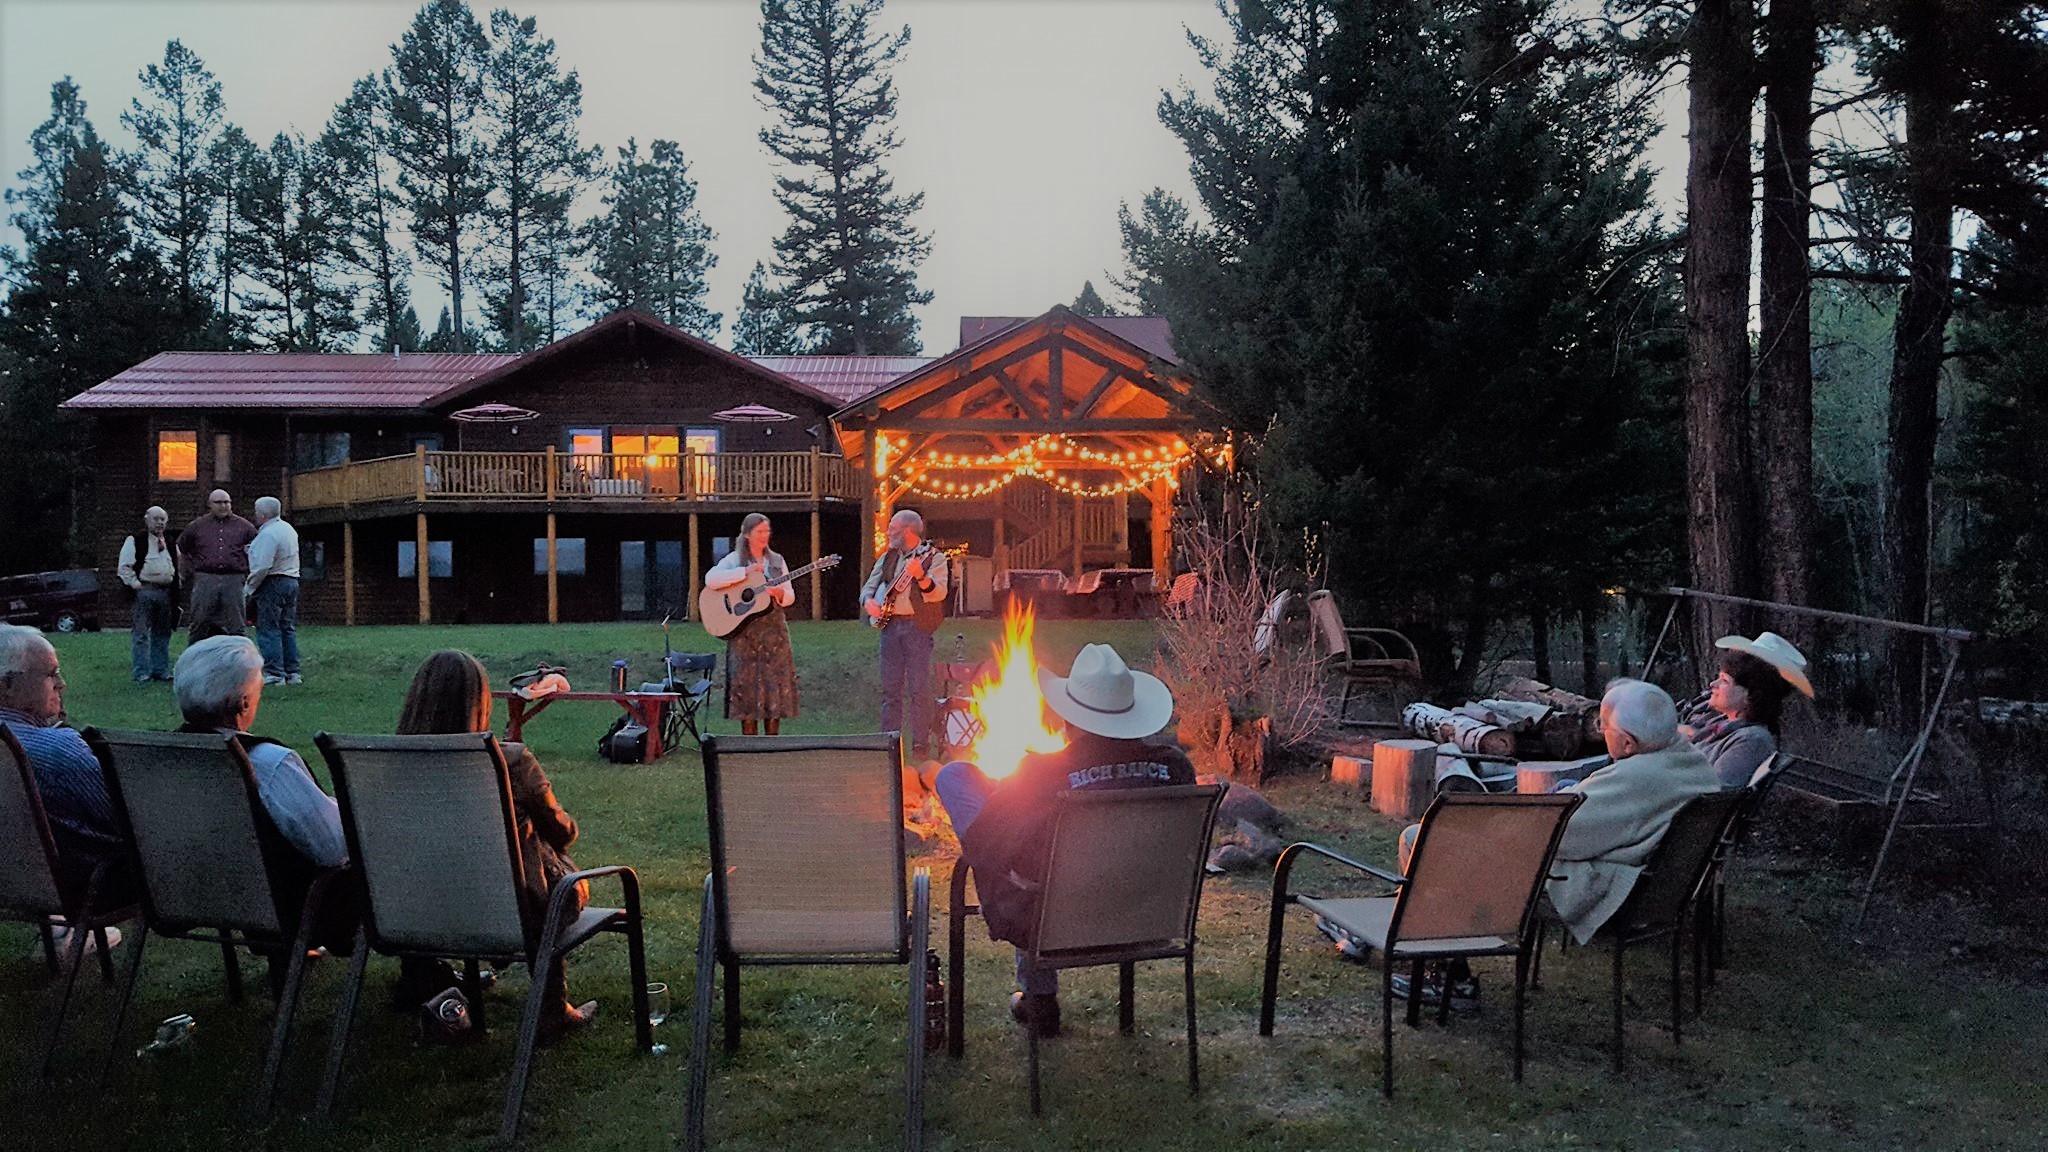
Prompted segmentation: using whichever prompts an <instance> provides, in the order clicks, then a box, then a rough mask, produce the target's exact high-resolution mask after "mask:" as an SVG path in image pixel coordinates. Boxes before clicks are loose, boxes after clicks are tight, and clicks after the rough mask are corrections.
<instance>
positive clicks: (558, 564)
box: [533, 536, 585, 576]
mask: <svg viewBox="0 0 2048 1152" xmlns="http://www.w3.org/2000/svg"><path fill="white" fill-rule="evenodd" d="M584 552H585V550H584V547H583V537H581V536H557V537H555V575H557V576H581V575H583V557H584ZM533 574H534V575H535V576H545V575H547V574H548V538H547V537H545V536H536V537H534V538H533Z"/></svg>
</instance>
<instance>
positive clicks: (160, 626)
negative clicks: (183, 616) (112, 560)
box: [129, 584, 178, 680]
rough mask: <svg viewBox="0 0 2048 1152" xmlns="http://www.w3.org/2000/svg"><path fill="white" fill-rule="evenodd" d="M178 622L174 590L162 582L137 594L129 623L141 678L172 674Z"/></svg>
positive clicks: (136, 668) (135, 660) (138, 677)
mask: <svg viewBox="0 0 2048 1152" xmlns="http://www.w3.org/2000/svg"><path fill="white" fill-rule="evenodd" d="M177 623H178V610H177V608H176V607H175V606H174V605H173V604H172V603H171V590H170V589H169V588H165V587H163V586H162V585H159V584H145V585H143V586H142V588H141V589H140V590H139V591H137V592H136V593H135V615H134V619H133V623H132V624H130V626H129V637H130V640H131V643H130V645H129V648H130V651H131V653H132V656H133V671H134V675H135V678H136V679H137V680H143V679H147V678H149V677H151V676H155V677H158V678H163V677H168V676H169V675H170V674H171V629H172V628H174V627H176V626H177Z"/></svg>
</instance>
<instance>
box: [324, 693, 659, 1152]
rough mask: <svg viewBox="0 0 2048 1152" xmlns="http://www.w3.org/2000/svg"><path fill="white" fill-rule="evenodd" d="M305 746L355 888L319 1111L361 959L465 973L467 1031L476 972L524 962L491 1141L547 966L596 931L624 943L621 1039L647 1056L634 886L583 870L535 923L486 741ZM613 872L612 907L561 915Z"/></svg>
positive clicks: (499, 776)
mask: <svg viewBox="0 0 2048 1152" xmlns="http://www.w3.org/2000/svg"><path fill="white" fill-rule="evenodd" d="M314 739H315V741H316V742H317V743H318V744H319V746H320V754H321V755H322V756H324V757H326V758H327V768H328V771H329V772H330V773H331V774H332V775H333V777H334V796H335V799H336V800H338V801H340V803H341V826H342V829H343V831H344V833H345V834H346V835H347V837H348V851H349V858H350V859H351V860H353V861H354V862H355V866H356V869H357V871H358V873H359V874H360V876H361V879H362V889H363V916H362V928H361V930H360V931H359V932H358V934H357V936H356V944H355V950H354V954H353V955H351V956H350V957H349V970H348V985H347V987H346V989H345V990H344V991H343V992H342V998H341V1008H340V1011H339V1012H338V1013H337V1015H336V1018H335V1023H334V1040H333V1043H332V1046H331V1047H330V1049H329V1051H328V1057H327V1076H326V1080H325V1082H324V1084H323V1085H322V1087H321V1091H320V1102H319V1105H318V1111H319V1114H320V1115H321V1116H326V1115H328V1114H330V1113H331V1112H332V1111H333V1108H334V1101H335V1098H336V1096H337V1095H338V1094H339V1091H340V1083H341V1073H342V1069H343V1066H344V1064H345V1063H346V1061H347V1058H348V1044H349V1032H350V1025H351V1023H352V1022H353V1019H354V1016H355V1007H356V1002H357V1000H358V999H359V998H360V997H361V995H362V988H363V977H364V972H365V970H366V969H367V967H368V965H369V959H370V953H371V952H373V951H374V952H376V953H378V954H380V955H384V956H410V957H419V958H431V959H450V960H462V961H464V962H465V963H466V964H467V965H468V966H469V985H470V987H469V990H468V995H469V1001H470V1010H471V1013H472V1015H471V1020H472V1021H473V1023H474V1026H476V1027H481V1026H482V1023H483V1000H482V998H481V996H480V995H478V993H479V992H480V991H481V989H480V988H479V987H478V986H477V982H476V979H475V973H476V968H475V964H476V963H477V962H478V961H482V960H490V961H494V962H497V963H500V964H505V963H515V964H524V965H526V967H527V971H528V972H529V973H530V974H531V977H532V990H531V991H530V992H529V993H528V994H527V998H526V1013H525V1016H524V1018H523V1019H522V1020H521V1021H520V1025H519V1044H518V1048H517V1050H516V1054H515V1055H514V1057H513V1064H512V1082H511V1084H510V1085H509V1086H508V1087H507V1088H506V1090H505V1112H504V1117H503V1120H502V1122H501V1123H500V1125H499V1129H498V1134H499V1137H500V1139H502V1140H504V1141H506V1142H508V1143H509V1142H511V1141H513V1140H516V1139H518V1137H519V1124H520V1111H521V1106H522V1104H523V1103H524V1101H525V1098H526V1082H527V1079H528V1077H529V1074H530V1073H531V1072H532V1070H533V1049H534V1042H535V1039H536V1037H537V1036H538V1034H539V1031H540V1020H541V1012H542V1010H543V1009H544V1008H545V1007H546V995H545V993H546V990H547V973H548V970H549V968H550V967H551V966H552V965H553V964H554V963H556V962H557V961H559V960H560V959H561V958H562V957H564V956H567V955H568V954H569V952H570V951H571V950H572V949H575V948H577V947H579V946H581V945H582V944H584V943H586V942H588V941H590V940H592V939H594V938H595V937H597V936H598V935H599V934H600V933H606V932H615V933H619V934H621V935H623V936H625V937H626V947H627V957H628V962H629V963H630V965H631V969H632V980H633V1042H634V1045H635V1046H636V1047H637V1048H639V1050H641V1051H642V1052H646V1051H650V1050H652V1049H653V1047H654V1029H653V1026H652V1025H651V1024H650V1023H649V1022H648V1019H647V951H646V944H645V941H644V939H643V937H642V931H641V918H640V879H639V876H638V875H637V874H635V873H634V871H633V870H632V869H631V868H627V867H624V866H622V865H612V866H609V867H602V868H585V869H583V870H581V871H578V872H572V873H570V874H569V875H567V876H564V877H562V878H561V879H560V880H557V881H556V882H555V884H554V886H553V888H552V889H551V890H550V892H549V895H548V906H547V911H546V912H545V913H544V914H542V915H541V916H538V917H536V916H535V915H533V913H532V910H531V909H530V907H529V906H528V905H527V903H526V902H525V901H524V900H522V899H520V892H521V890H522V885H521V882H520V877H521V876H522V875H526V874H531V873H537V872H538V870H539V868H540V862H539V861H538V860H527V859H524V858H522V855H521V853H520V849H519V828H518V822H517V821H518V818H517V817H516V816H515V815H514V813H513V808H512V783H511V778H510V776H509V774H508V773H507V770H506V767H505V755H504V752H503V751H502V750H500V749H499V747H498V741H497V738H496V737H494V736H491V735H489V734H486V733H458V734H455V735H439V736H334V735H330V734H329V733H326V732H322V733H320V734H319V735H318V736H316V737H315V738H314ZM607 876H616V877H618V879H619V884H620V886H621V888H622V889H623V900H622V903H623V904H624V907H621V908H598V907H591V908H585V909H584V910H583V911H582V912H581V913H580V914H572V913H571V908H572V904H571V901H572V899H573V898H574V894H575V891H576V887H577V885H578V884H580V883H582V882H583V881H586V880H594V879H598V878H600V877H607Z"/></svg>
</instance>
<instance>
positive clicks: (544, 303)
mask: <svg viewBox="0 0 2048 1152" xmlns="http://www.w3.org/2000/svg"><path fill="white" fill-rule="evenodd" d="M584 253H585V246H584V242H583V236H582V233H581V231H580V230H579V229H578V228H577V227H576V225H574V224H572V223H570V222H569V218H568V217H567V216H566V215H563V216H554V217H551V218H549V219H547V220H545V221H542V223H541V226H540V232H539V234H538V235H537V236H536V237H535V239H534V265H533V271H534V277H535V287H534V299H533V316H534V319H535V321H536V324H537V328H536V331H537V334H538V336H539V342H540V343H543V344H552V343H554V342H555V341H556V340H558V339H560V338H561V335H562V329H563V328H564V327H565V326H567V324H568V323H569V321H570V320H571V319H572V318H573V317H574V315H575V312H576V301H577V299H578V298H579V297H580V296H581V294H582V291H583V288H582V284H581V281H580V269H581V267H582V262H583V257H584Z"/></svg>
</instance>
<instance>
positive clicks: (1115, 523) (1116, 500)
mask: <svg viewBox="0 0 2048 1152" xmlns="http://www.w3.org/2000/svg"><path fill="white" fill-rule="evenodd" d="M1110 504H1111V507H1112V508H1113V509H1114V511H1113V512H1112V513H1111V515H1110V526H1109V530H1110V539H1111V541H1113V542H1114V543H1115V544H1116V566H1117V567H1119V568H1129V567H1130V566H1131V497H1130V494H1129V493H1128V492H1119V493H1117V494H1116V495H1115V496H1112V497H1111V498H1110Z"/></svg>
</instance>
